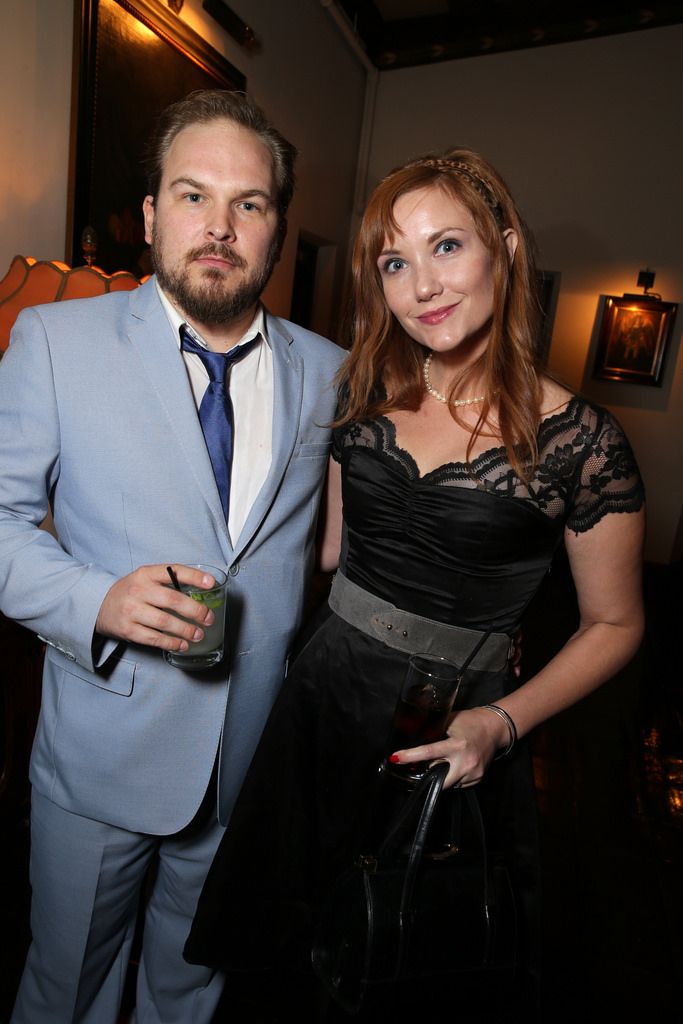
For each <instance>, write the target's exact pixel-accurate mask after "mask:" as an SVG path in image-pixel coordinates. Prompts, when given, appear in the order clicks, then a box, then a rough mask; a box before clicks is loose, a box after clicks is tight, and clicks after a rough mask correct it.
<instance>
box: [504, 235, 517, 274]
mask: <svg viewBox="0 0 683 1024" xmlns="http://www.w3.org/2000/svg"><path fill="white" fill-rule="evenodd" d="M503 238H504V239H505V245H506V247H507V251H508V259H509V260H510V265H512V261H513V260H514V258H515V253H516V252H517V242H518V236H517V232H516V231H515V229H514V228H506V230H505V231H504V232H503Z"/></svg>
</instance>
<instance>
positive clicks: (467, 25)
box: [338, 0, 683, 71]
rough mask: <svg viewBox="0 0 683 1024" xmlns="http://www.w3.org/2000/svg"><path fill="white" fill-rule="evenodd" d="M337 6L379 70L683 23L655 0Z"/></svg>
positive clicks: (348, 1) (380, 0) (356, 1)
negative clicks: (639, 0)
mask: <svg viewBox="0 0 683 1024" xmlns="http://www.w3.org/2000/svg"><path fill="white" fill-rule="evenodd" d="M338 4H339V6H340V7H341V8H342V9H343V10H344V12H345V13H346V15H347V17H348V19H349V21H350V22H351V25H352V27H353V28H354V30H355V31H356V33H357V34H358V36H359V37H360V39H361V40H362V44H363V46H364V48H365V50H366V52H367V54H368V57H369V58H370V60H371V61H372V63H373V64H374V65H375V67H377V68H379V70H380V71H388V70H391V69H394V68H407V67H416V66H419V65H424V64H435V63H438V62H439V61H443V60H458V59H459V58H462V57H480V56H484V55H486V54H489V53H501V52H503V51H505V50H521V49H528V48H534V47H538V46H548V45H550V44H552V43H568V42H575V41H576V40H579V39H591V38H595V37H597V36H605V35H616V34H617V33H620V32H633V31H636V30H641V29H647V28H658V27H661V26H662V25H673V24H677V23H679V22H683V3H665V2H658V0H651V2H649V3H648V2H647V0H641V2H640V3H638V2H637V0H636V2H631V3H628V2H622V3H614V2H608V0H535V2H534V0H338ZM682 56H683V55H682Z"/></svg>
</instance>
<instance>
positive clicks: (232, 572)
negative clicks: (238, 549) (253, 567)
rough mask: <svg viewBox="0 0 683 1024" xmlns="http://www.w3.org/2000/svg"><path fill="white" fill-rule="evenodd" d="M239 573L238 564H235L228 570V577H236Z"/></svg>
mask: <svg viewBox="0 0 683 1024" xmlns="http://www.w3.org/2000/svg"><path fill="white" fill-rule="evenodd" d="M239 571H240V566H239V562H235V564H234V565H231V566H230V568H229V569H228V576H236V575H237V573H238V572H239Z"/></svg>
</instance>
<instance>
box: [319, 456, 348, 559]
mask: <svg viewBox="0 0 683 1024" xmlns="http://www.w3.org/2000/svg"><path fill="white" fill-rule="evenodd" d="M341 531H342V497H341V469H340V466H339V463H338V462H335V460H334V459H333V458H330V461H329V463H328V466H327V480H326V482H325V491H324V494H323V500H322V504H321V508H320V529H319V531H318V545H317V547H318V551H317V568H318V571H319V572H334V571H335V569H336V568H337V566H338V565H339V551H340V548H341Z"/></svg>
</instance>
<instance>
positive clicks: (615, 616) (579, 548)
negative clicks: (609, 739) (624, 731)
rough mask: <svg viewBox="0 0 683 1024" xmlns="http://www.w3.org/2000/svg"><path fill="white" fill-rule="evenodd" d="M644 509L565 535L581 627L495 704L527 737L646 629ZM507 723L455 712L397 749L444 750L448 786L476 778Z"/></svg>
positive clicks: (631, 648) (413, 755) (592, 685)
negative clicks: (433, 733) (437, 734)
mask: <svg viewBox="0 0 683 1024" xmlns="http://www.w3.org/2000/svg"><path fill="white" fill-rule="evenodd" d="M644 529H645V513H644V510H643V509H641V510H640V511H639V512H629V513H610V514H608V515H606V516H604V518H603V519H601V520H600V522H599V523H597V524H596V525H595V526H594V527H593V528H592V529H590V530H587V531H586V532H585V533H579V534H575V533H571V532H569V531H567V532H566V534H565V542H566V547H567V554H568V557H569V564H570V567H571V572H572V577H573V580H574V584H575V587H576V594H577V599H578V606H579V627H578V629H577V630H576V632H575V633H574V635H573V636H571V637H570V638H569V640H568V641H567V643H566V644H565V645H564V647H563V648H562V649H561V650H560V651H559V652H558V654H556V655H555V657H554V658H553V659H552V660H551V661H550V662H548V664H547V665H546V666H545V667H544V668H543V669H541V671H540V672H538V673H537V674H536V675H535V676H533V677H532V678H531V679H530V680H529V681H528V682H526V683H525V684H524V685H523V686H521V687H520V688H519V689H518V690H515V691H514V692H513V693H510V694H507V695H506V696H505V697H503V698H501V699H500V700H499V701H496V703H497V704H498V705H499V706H500V707H501V708H503V709H504V710H505V711H507V713H508V714H509V715H510V717H511V718H512V720H513V721H514V723H515V725H516V727H517V732H518V735H519V736H520V737H521V736H524V735H525V734H526V733H528V732H530V731H531V729H533V728H534V727H535V726H537V725H539V724H540V723H541V722H544V721H546V719H548V718H550V717H551V716H552V715H555V714H557V713H558V712H559V711H563V710H564V709H565V708H568V707H570V706H571V705H572V704H575V703H576V702H577V701H578V700H581V698H583V697H585V696H586V695H587V694H589V693H591V691H593V690H595V689H597V687H598V686H600V685H601V684H602V683H604V682H606V681H607V680H608V679H611V678H612V676H614V675H615V674H616V673H617V672H618V671H619V669H621V668H623V666H624V665H626V664H627V663H628V662H629V661H630V660H631V658H632V657H633V655H634V654H635V653H636V651H637V650H638V647H639V645H640V642H641V640H642V636H643V629H644V611H643V600H642V551H643V538H644ZM508 738H509V733H508V729H507V726H506V724H505V722H504V721H503V720H502V719H501V718H500V717H499V716H498V715H496V714H493V713H492V712H491V711H487V710H486V709H484V708H473V709H472V710H468V711H461V712H459V713H458V714H457V715H456V716H455V717H454V719H453V722H452V724H451V726H450V728H449V738H448V739H447V740H444V741H442V742H440V743H433V744H430V745H429V746H424V747H419V748H416V749H415V750H411V751H406V752H405V753H401V754H400V761H401V762H402V763H409V762H412V761H420V760H424V759H425V758H427V759H434V758H443V757H447V758H448V760H449V761H450V763H451V771H450V772H449V775H448V779H447V785H452V784H453V783H456V782H457V783H462V784H463V785H473V784H474V783H476V782H478V781H479V780H480V779H481V777H482V775H483V774H484V771H485V770H486V767H487V766H488V764H489V763H490V761H491V759H492V758H493V757H494V756H495V754H496V751H497V750H499V749H501V748H503V747H505V746H506V745H507V743H508Z"/></svg>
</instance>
